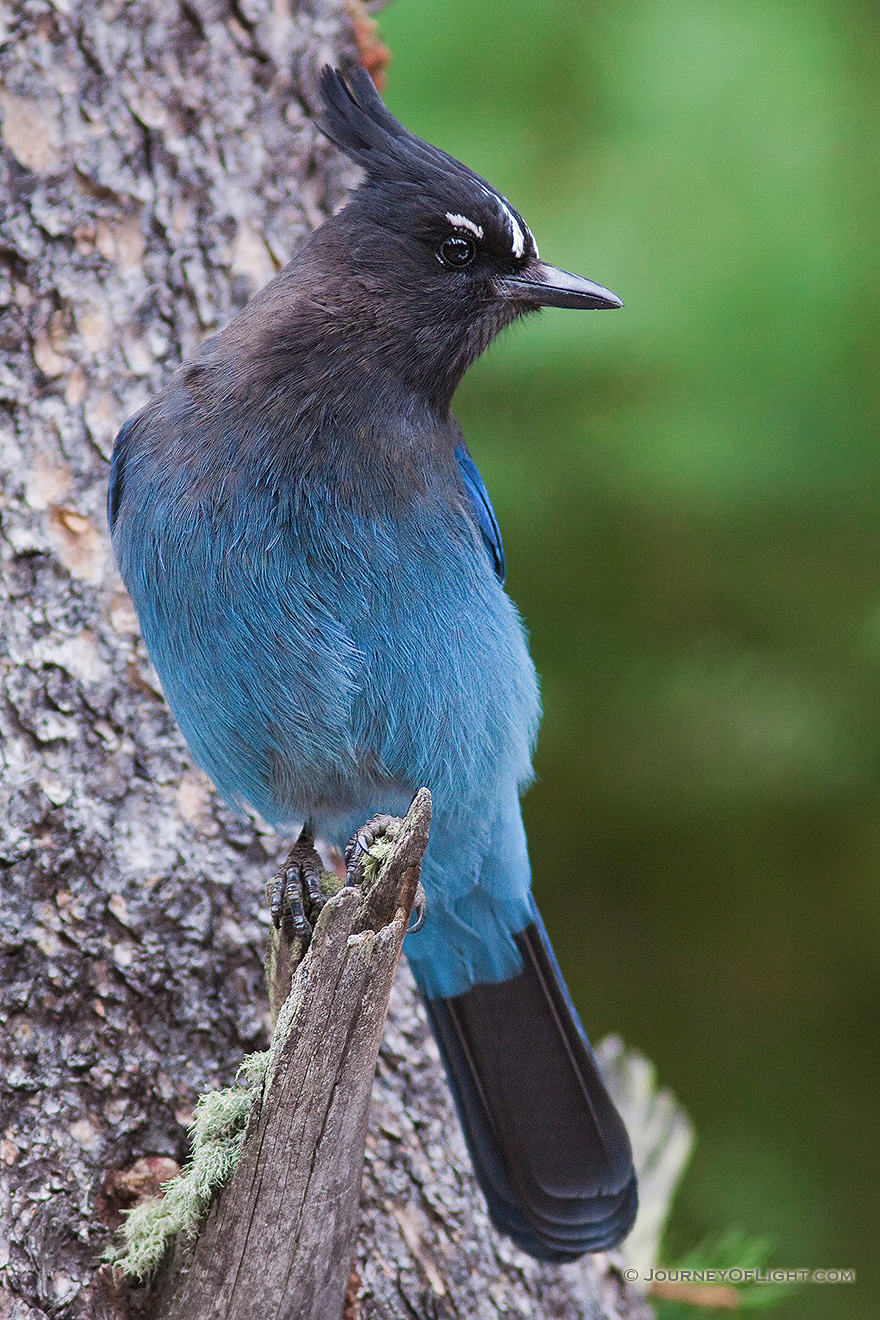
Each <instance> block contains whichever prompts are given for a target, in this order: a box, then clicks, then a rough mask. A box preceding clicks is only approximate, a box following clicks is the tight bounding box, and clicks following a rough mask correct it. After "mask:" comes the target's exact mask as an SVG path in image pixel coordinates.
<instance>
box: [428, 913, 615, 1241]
mask: <svg viewBox="0 0 880 1320" xmlns="http://www.w3.org/2000/svg"><path fill="white" fill-rule="evenodd" d="M516 939H517V944H518V946H519V948H520V952H521V953H522V956H523V970H522V972H520V973H519V974H518V975H517V976H515V977H512V978H511V979H510V980H508V981H503V982H500V983H498V984H496V985H478V986H475V987H474V988H473V989H472V990H469V991H467V992H466V993H465V994H462V995H457V996H456V997H455V998H454V999H440V1000H430V1001H428V1006H427V1007H428V1015H429V1018H430V1021H431V1025H432V1028H433V1030H434V1034H435V1035H436V1037H437V1041H438V1044H439V1046H440V1050H441V1053H442V1055H443V1058H444V1062H445V1064H446V1068H447V1072H448V1074H449V1079H450V1083H451V1086H452V1091H453V1095H454V1097H455V1101H456V1107H457V1109H458V1112H459V1116H460V1118H461V1121H462V1126H463V1128H464V1133H465V1137H466V1139H467V1143H468V1147H469V1150H470V1153H471V1157H472V1159H473V1163H474V1170H475V1172H476V1175H477V1179H478V1181H479V1183H480V1186H481V1188H482V1190H483V1194H484V1195H485V1197H486V1201H487V1204H488V1207H489V1213H490V1215H491V1218H492V1220H493V1222H494V1224H495V1226H496V1227H497V1228H498V1229H499V1230H500V1231H501V1232H502V1233H505V1234H507V1236H508V1237H510V1238H512V1239H513V1241H514V1242H515V1243H516V1244H517V1246H519V1247H521V1248H522V1250H523V1251H527V1252H528V1253H529V1254H530V1255H532V1256H535V1257H537V1258H538V1259H539V1260H547V1261H560V1262H561V1261H570V1260H576V1259H577V1258H578V1257H579V1256H582V1255H583V1254H584V1253H585V1252H591V1251H607V1250H609V1249H610V1248H611V1247H614V1246H617V1245H618V1243H620V1242H621V1241H622V1240H623V1239H624V1238H625V1237H626V1235H627V1233H628V1232H629V1231H630V1229H631V1228H632V1225H633V1221H634V1220H635V1216H636V1210H637V1208H638V1194H637V1190H636V1176H635V1171H634V1169H633V1163H632V1152H631V1149H630V1144H629V1137H628V1136H627V1132H626V1128H625V1127H624V1125H623V1121H622V1120H621V1118H620V1115H619V1114H618V1113H617V1110H616V1109H615V1108H614V1105H613V1103H612V1101H611V1098H610V1096H609V1095H608V1092H607V1090H606V1089H605V1084H604V1082H603V1080H602V1076H601V1074H600V1072H599V1070H598V1067H597V1065H596V1061H595V1059H594V1057H593V1053H592V1050H591V1049H590V1047H589V1044H588V1042H587V1040H586V1037H585V1036H584V1034H583V1030H582V1028H581V1026H580V1023H579V1022H578V1020H577V1016H576V1014H575V1013H574V1010H573V1009H572V1007H571V1004H570V1000H569V998H568V993H567V991H566V989H565V986H564V983H563V982H562V979H561V977H560V975H559V970H558V968H557V966H556V962H555V959H554V958H553V955H552V952H551V951H550V947H549V944H548V943H547V939H546V935H544V933H543V929H542V928H541V927H540V925H539V924H538V923H535V924H533V925H530V926H528V927H527V928H526V930H524V931H523V932H522V933H521V934H520V935H518V936H517V937H516Z"/></svg>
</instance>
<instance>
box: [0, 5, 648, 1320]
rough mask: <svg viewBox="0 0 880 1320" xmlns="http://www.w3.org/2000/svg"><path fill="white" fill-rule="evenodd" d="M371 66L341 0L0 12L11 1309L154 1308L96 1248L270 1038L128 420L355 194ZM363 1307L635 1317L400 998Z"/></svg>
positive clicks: (367, 1235)
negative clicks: (490, 1178)
mask: <svg viewBox="0 0 880 1320" xmlns="http://www.w3.org/2000/svg"><path fill="white" fill-rule="evenodd" d="M342 54H348V55H349V56H352V55H353V54H354V50H353V43H352V30H351V25H350V21H349V17H348V14H347V12H346V6H345V4H344V3H343V0H286V2H285V0H231V2H229V0H130V2H126V0H104V3H100V2H99V0H87V2H86V0H84V2H82V3H78V2H77V0H55V3H48V2H47V0H19V3H16V4H15V5H13V6H12V7H8V8H6V7H4V8H2V9H0V113H2V147H3V149H2V153H0V170H2V180H0V188H2V196H3V198H4V203H3V212H2V216H0V313H2V321H0V350H2V355H3V358H2V363H0V474H2V475H0V483H2V484H0V491H2V494H0V556H2V571H0V636H2V657H0V670H2V672H0V679H2V702H0V740H2V744H0V777H2V786H0V789H2V799H0V868H2V902H3V911H2V920H0V957H2V965H0V1026H2V1040H0V1320H12V1318H14V1320H43V1318H44V1317H50V1316H51V1317H70V1318H71V1320H73V1318H74V1317H76V1318H79V1317H83V1318H85V1317H99V1318H100V1317H104V1318H105V1320H122V1318H123V1317H129V1316H133V1315H135V1314H137V1313H143V1312H144V1311H145V1310H148V1309H149V1308H150V1306H151V1305H152V1304H153V1297H152V1294H151V1292H150V1290H149V1289H137V1288H133V1287H130V1286H129V1285H128V1284H126V1283H125V1282H124V1281H122V1280H121V1278H120V1277H119V1275H118V1272H116V1271H113V1270H111V1269H109V1268H108V1267H107V1266H103V1267H101V1266H99V1263H98V1262H99V1260H100V1255H101V1252H102V1250H103V1249H104V1248H105V1247H106V1245H107V1243H108V1241H109V1240H110V1238H111V1236H112V1233H113V1231H114V1230H115V1229H116V1227H117V1226H118V1224H119V1222H120V1217H121V1211H122V1210H123V1209H125V1208H126V1206H128V1205H130V1204H132V1203H133V1200H134V1199H136V1198H137V1197H139V1196H142V1195H144V1194H145V1193H146V1192H148V1191H150V1190H151V1189H152V1190H156V1188H157V1186H158V1183H159V1182H160V1181H161V1180H162V1179H164V1178H166V1177H168V1176H169V1173H170V1172H171V1171H173V1169H174V1167H175V1163H177V1164H179V1163H182V1162H183V1160H184V1159H185V1157H186V1154H187V1137H186V1129H185V1124H186V1123H187V1121H188V1120H189V1118H190V1116H191V1113H192V1109H193V1106H194V1103H195V1100H196V1096H197V1094H198V1093H199V1092H200V1091H202V1090H205V1089H207V1088H211V1087H216V1086H220V1085H226V1084H228V1083H229V1082H230V1081H231V1080H232V1077H233V1075H234V1073H235V1070H236V1068H237V1067H238V1064H239V1063H240V1061H241V1058H242V1056H243V1055H244V1054H245V1053H248V1052H251V1051H253V1050H256V1049H260V1048H265V1046H266V1044H267V1042H268V1032H269V1027H270V1020H269V1013H268V1005H267V999H266V990H265V984H264V976H263V968H262V946H263V943H264V939H265V933H266V928H267V924H268V913H267V912H266V911H265V909H264V907H263V888H264V884H265V880H266V878H267V876H269V875H271V873H272V871H273V870H274V869H275V865H276V864H277V861H278V860H279V855H280V853H281V851H282V848H281V844H280V841H278V840H276V838H275V836H274V835H273V834H272V832H271V831H269V830H267V829H266V828H265V827H264V826H262V825H261V823H260V822H258V821H254V822H248V823H242V822H241V821H240V820H238V819H236V818H235V817H234V816H233V815H232V814H231V813H230V812H229V811H228V810H227V809H226V808H225V807H223V805H222V804H220V803H219V802H218V801H217V800H216V798H215V796H214V794H213V791H212V789H211V787H210V785H209V784H208V782H207V780H206V779H205V778H204V776H203V775H201V774H200V773H199V772H198V771H197V770H195V769H194V768H193V766H192V763H191V761H190V759H189V756H188V753H187V750H186V748H185V746H184V744H183V741H182V739H181V737H180V735H179V733H178V732H177V730H176V727H175V725H174V722H173V720H172V719H171V716H170V714H169V712H168V710H167V708H166V706H165V704H164V701H163V699H162V696H161V693H160V691H159V687H158V683H157V680H156V678H155V675H154V674H153V672H152V669H151V667H150V665H149V662H148V660H147V657H146V654H145V651H144V648H143V644H142V642H141V640H140V638H139V635H138V628H137V622H136V619H135V616H134V613H133V610H132V607H131V604H130V602H129V600H128V598H127V596H126V594H125V592H124V590H123V589H122V586H121V583H120V581H119V579H118V576H117V574H116V572H115V570H114V568H113V566H112V562H111V559H110V556H109V551H108V544H107V537H106V518H105V513H104V503H105V496H106V479H107V462H108V459H109V455H110V449H111V445H112V440H113V436H114V433H115V431H116V429H117V428H118V426H119V425H120V424H121V423H122V421H123V420H124V419H125V418H126V417H127V416H128V415H129V414H130V413H132V412H133V411H134V410H135V409H136V408H138V407H140V406H141V404H143V403H144V402H145V401H146V399H147V398H148V397H149V396H150V395H151V394H152V393H153V392H154V391H156V390H157V389H158V388H159V387H160V386H161V384H162V383H163V381H164V380H165V379H166V377H167V375H168V373H169V372H170V371H171V370H172V369H173V368H174V367H175V366H176V365H177V364H178V363H179V362H180V360H181V359H182V358H183V357H185V356H186V355H187V354H188V353H190V352H191V351H192V350H193V349H194V348H195V346H196V345H197V344H198V343H199V342H200V341H201V340H202V339H204V338H205V337H206V336H207V335H209V334H211V333H213V332H215V331H216V330H218V329H219V328H220V327H221V326H222V325H224V324H225V323H226V322H227V321H228V320H229V319H230V318H231V317H232V316H233V315H234V314H235V312H236V311H237V310H238V309H239V308H240V307H241V306H242V305H243V303H244V302H245V301H246V300H247V299H248V298H249V297H250V296H251V295H252V294H253V293H254V292H255V290H256V289H257V288H258V287H260V285H262V284H263V283H265V281H266V280H267V279H268V278H269V277H270V276H271V275H272V274H273V273H274V271H275V270H277V269H278V268H279V267H280V266H281V265H282V264H283V263H284V262H285V261H286V260H287V259H288V258H289V256H290V254H291V252H292V251H293V248H294V246H295V245H296V242H297V241H298V239H299V238H300V237H301V236H302V235H303V234H304V233H305V232H307V231H308V229H310V228H311V227H313V226H314V225H316V224H317V223H319V222H320V221H321V219H322V218H323V217H324V216H325V215H326V214H328V212H329V211H330V209H331V208H332V207H333V206H334V205H336V204H338V203H339V202H340V201H341V200H342V198H343V196H344V190H345V185H346V183H347V182H350V181H351V173H350V169H349V167H348V166H347V165H346V164H345V163H344V162H342V161H341V160H340V158H339V157H338V155H337V154H336V153H335V151H334V150H333V149H332V148H331V147H330V146H329V145H328V144H326V143H325V142H323V140H322V139H321V138H320V136H319V135H318V133H317V132H316V130H315V128H314V126H313V123H312V111H313V108H314V93H313V87H314V76H315V74H316V72H317V69H318V68H319V67H320V65H321V64H322V63H323V62H325V61H327V60H336V59H338V58H339V57H340V55H342ZM356 1257H357V1276H358V1278H359V1280H360V1282H359V1283H358V1284H357V1286H355V1285H354V1284H352V1287H351V1288H350V1294H349V1304H348V1310H347V1315H348V1316H349V1318H350V1320H356V1318H357V1317H363V1320H369V1318H372V1317H377V1318H378V1317H382V1320H398V1317H400V1318H401V1320H402V1318H403V1317H413V1316H418V1317H435V1318H439V1317H480V1318H481V1320H482V1318H483V1317H486V1318H487V1320H488V1317H497V1316H501V1315H510V1314H514V1315H519V1316H532V1315H533V1316H536V1317H537V1316H542V1317H559V1320H568V1318H569V1317H570V1318H572V1320H573V1318H574V1317H580V1318H581V1320H583V1318H585V1317H589V1316H593V1315H597V1316H598V1315H600V1314H601V1315H603V1316H617V1315H620V1316H623V1315H636V1314H637V1313H640V1311H639V1306H640V1304H639V1303H637V1302H636V1301H635V1300H633V1299H629V1300H628V1299H627V1298H626V1297H625V1296H624V1294H623V1292H622V1285H621V1284H620V1283H619V1280H618V1278H617V1276H616V1275H615V1274H614V1273H613V1272H610V1271H609V1268H608V1262H607V1259H606V1258H605V1257H598V1258H594V1259H592V1260H587V1261H586V1262H585V1263H583V1264H580V1265H576V1266H567V1267H565V1268H564V1269H553V1268H545V1267H540V1266H538V1265H537V1264H536V1263H535V1262H533V1261H530V1260H529V1259H527V1258H526V1257H524V1256H522V1255H521V1254H520V1253H519V1252H517V1251H516V1250H515V1249H514V1248H513V1247H512V1246H511V1245H510V1244H509V1243H507V1242H505V1241H504V1240H502V1239H500V1238H498V1236H497V1235H496V1234H494V1232H493V1231H492V1230H491V1229H490V1227H489V1225H488V1221H487V1217H486V1214H485V1208H484V1206H483V1203H482V1201H481V1199H480V1196H479V1193H478V1192H477V1191H476V1189H475V1185H474V1181H473V1177H472V1175H471V1173H470V1170H469V1166H468V1159H467V1155H466V1153H465V1150H464V1147H463V1143H462V1140H461V1137H460V1134H459V1132H458V1129H457V1124H456V1122H455V1119H454V1116H453V1113H452V1109H451V1106H450V1101H449V1097H448V1093H447V1091H446V1087H445V1083H444V1081H443V1078H442V1072H441V1070H440V1066H439V1061H438V1057H437V1052H436V1049H435V1047H434V1046H433V1043H432V1041H431V1039H430V1036H429V1034H428V1032H427V1028H426V1025H425V1019H424V1014H423V1012H422V1010H421V1007H420V1005H419V1003H418V999H417V996H416V994H415V991H414V988H413V986H412V982H411V980H410V978H409V976H408V974H406V973H404V974H402V975H401V976H400V977H399V978H398V982H397V984H396V987H395V990H394V992H393V994H392V1005H391V1012H390V1017H389V1021H388V1025H387V1029H386V1034H385V1039H384V1044H383V1046H382V1049H381V1052H380V1063H379V1069H378V1075H377V1079H376V1084H375V1088H374V1094H373V1108H372V1113H371V1118H370V1128H369V1134H368V1137H367V1156H366V1169H365V1175H364V1183H363V1191H362V1200H361V1210H360V1227H359V1231H358V1239H357V1248H356Z"/></svg>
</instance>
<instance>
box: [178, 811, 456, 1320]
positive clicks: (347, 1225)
mask: <svg viewBox="0 0 880 1320" xmlns="http://www.w3.org/2000/svg"><path fill="white" fill-rule="evenodd" d="M430 818H431V798H430V794H429V793H428V791H427V789H422V790H421V792H420V793H419V794H418V795H417V797H416V799H415V801H414V802H413V804H412V807H411V808H410V811H409V813H408V815H407V817H406V820H405V821H403V822H402V823H401V828H400V833H399V834H398V835H397V836H396V837H395V839H394V842H393V845H392V847H391V851H390V853H389V855H388V856H387V858H386V859H385V860H384V861H383V862H382V863H381V866H380V868H379V870H378V873H377V875H376V876H375V878H374V879H372V880H369V879H368V880H366V881H365V883H364V885H363V888H362V889H352V888H346V889H342V890H341V891H340V893H338V894H337V895H336V896H335V898H332V899H331V900H330V902H329V903H328V904H327V906H326V907H325V908H324V910H323V912H322V913H321V916H320V918H319V919H318V922H317V925H316V927H315V933H314V937H313V940H312V943H311V946H310V948H309V951H308V953H307V954H306V957H305V959H304V961H303V962H302V963H300V965H299V966H298V967H297V969H296V972H295V974H294V976H293V981H292V985H291V989H290V993H289V995H288V996H287V999H286V1000H285V1002H284V1005H283V1007H282V1009H281V1013H280V1014H279V1017H278V1021H277V1023H276V1026H275V1032H274V1034H273V1037H272V1046H271V1050H270V1055H269V1065H268V1070H267V1074H266V1079H265V1082H264V1086H263V1095H262V1099H261V1101H260V1102H259V1103H258V1104H257V1105H255V1107H254V1110H253V1111H252V1115H251V1120H250V1123H249V1125H248V1130H247V1133H246V1135H245V1142H244V1148H243V1151H242V1156H241V1162H240V1163H239V1166H238V1168H237V1170H236V1173H235V1175H234V1177H233V1179H232V1181H231V1183H230V1184H229V1186H228V1187H227V1188H226V1189H225V1190H224V1191H223V1192H222V1193H221V1194H220V1197H219V1199H218V1201H217V1203H216V1205H215V1207H214V1209H213V1211H212V1213H211V1215H210V1217H209V1219H208V1222H207V1224H206V1225H205V1228H204V1229H203V1231H202V1233H201V1235H200V1237H199V1239H198V1242H197V1245H196V1247H195V1251H194V1253H193V1255H192V1259H191V1260H190V1261H189V1262H187V1264H186V1267H185V1269H184V1271H183V1272H182V1273H180V1274H179V1275H178V1277H177V1280H176V1282H175V1283H174V1284H173V1285H172V1286H171V1287H170V1288H168V1289H167V1290H166V1296H167V1295H168V1292H170V1293H171V1294H172V1295H171V1297H170V1299H169V1300H168V1301H167V1302H163V1303H162V1304H160V1306H159V1307H158V1309H157V1311H156V1316H157V1320H203V1317H204V1320H209V1317H216V1320H266V1317H270V1316H271V1317H273V1320H274V1318H277V1320H338V1317H340V1316H341V1315H342V1309H343V1301H344V1295H345V1288H346V1284H347V1282H348V1278H349V1274H350V1270H351V1261H352V1252H353V1247H354V1230H355V1225H356V1222H357V1211H358V1201H359V1193H360V1184H361V1172H362V1168H363V1158H364V1146H365V1142H366V1136H367V1119H368V1115H369V1107H370V1094H371V1091H372V1086H373V1078H374V1076H375V1072H376V1059H377V1056H378V1053H379V1044H380V1041H381V1038H382V1029H383V1026H384V1023H385V1014H386V1011H387V1008H388V997H389V995H390V993H391V986H392V982H393V980H394V973H395V970H396V968H397V963H398V959H399V957H400V951H401V948H402V945H403V937H404V934H405V933H406V928H407V924H408V922H409V914H410V909H411V908H412V903H413V897H414V895H415V891H416V885H417V883H418V876H419V865H420V863H421V859H422V855H423V854H424V851H425V847H426V845H427V842H428V826H429V823H430Z"/></svg>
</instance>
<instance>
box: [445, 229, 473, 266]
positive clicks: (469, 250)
mask: <svg viewBox="0 0 880 1320" xmlns="http://www.w3.org/2000/svg"><path fill="white" fill-rule="evenodd" d="M476 255H477V245H476V243H474V242H473V240H472V239H470V238H462V237H461V235H459V234H456V235H455V236H454V237H452V238H444V240H443V242H442V243H441V244H440V247H439V249H438V251H437V256H438V257H439V258H440V260H441V261H442V262H443V265H444V266H452V267H453V268H454V269H456V270H460V269H461V268H462V266H469V265H470V264H471V262H472V261H473V259H474V257H475V256H476Z"/></svg>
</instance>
